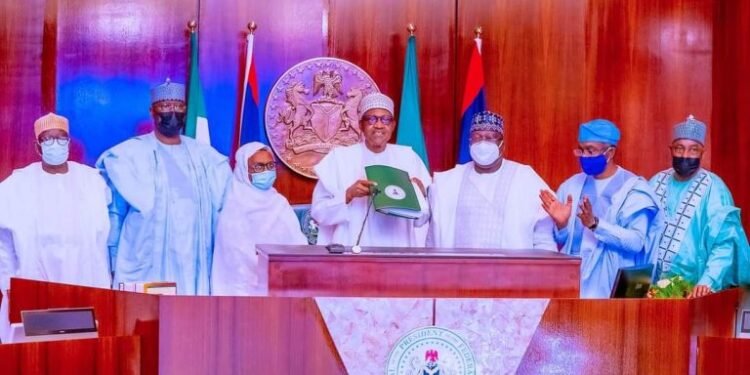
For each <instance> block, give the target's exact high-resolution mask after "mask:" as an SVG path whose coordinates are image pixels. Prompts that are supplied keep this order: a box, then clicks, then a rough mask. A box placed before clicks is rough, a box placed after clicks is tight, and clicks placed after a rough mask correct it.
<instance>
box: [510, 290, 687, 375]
mask: <svg viewBox="0 0 750 375" xmlns="http://www.w3.org/2000/svg"><path fill="white" fill-rule="evenodd" d="M664 311H669V314H664ZM690 324H691V320H690V302H689V301H687V300H663V301H653V302H651V303H642V302H641V301H639V300H637V299H632V300H609V301H604V300H574V299H573V300H559V299H556V300H550V303H549V305H548V306H547V310H546V311H545V313H544V315H543V316H542V321H541V323H540V324H539V327H538V328H537V330H536V333H534V336H533V338H532V339H531V343H530V344H529V347H528V349H526V354H525V355H524V357H523V360H522V362H521V366H520V367H519V369H518V373H519V374H539V373H548V372H551V371H554V372H557V373H564V374H603V373H608V374H615V373H634V374H644V373H649V374H686V373H688V368H689V362H690V351H689V348H690ZM613 327H619V328H618V329H613Z"/></svg>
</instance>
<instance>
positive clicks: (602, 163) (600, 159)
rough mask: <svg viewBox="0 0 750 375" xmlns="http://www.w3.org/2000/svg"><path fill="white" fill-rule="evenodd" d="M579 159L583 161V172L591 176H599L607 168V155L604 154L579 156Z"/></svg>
mask: <svg viewBox="0 0 750 375" xmlns="http://www.w3.org/2000/svg"><path fill="white" fill-rule="evenodd" d="M578 161H579V162H580V163H581V169H582V170H583V173H585V174H587V175H589V176H598V175H600V174H602V173H603V172H604V170H605V169H607V156H605V155H604V154H601V155H597V156H589V157H585V156H579V157H578Z"/></svg>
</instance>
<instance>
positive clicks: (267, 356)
mask: <svg viewBox="0 0 750 375" xmlns="http://www.w3.org/2000/svg"><path fill="white" fill-rule="evenodd" d="M160 317H161V321H160V323H159V324H160V327H159V340H160V344H159V358H160V363H159V370H160V373H164V374H209V373H213V374H302V373H309V374H331V375H334V374H346V370H345V368H344V364H343V362H342V361H341V358H340V357H339V355H338V352H337V351H336V347H335V346H334V343H333V340H332V339H331V336H330V334H329V333H328V329H327V327H326V325H325V322H324V321H323V317H322V316H321V314H320V311H319V310H318V306H317V304H316V303H315V300H314V299H312V298H262V297H184V296H179V297H161V303H160ZM290 359H293V360H290ZM363 360H365V361H366V359H364V358H363Z"/></svg>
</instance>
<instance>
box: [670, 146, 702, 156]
mask: <svg viewBox="0 0 750 375" xmlns="http://www.w3.org/2000/svg"><path fill="white" fill-rule="evenodd" d="M669 149H670V150H672V155H673V156H677V157H681V156H685V155H687V156H690V157H692V158H695V157H699V156H701V153H702V152H703V147H700V146H690V147H689V148H685V147H683V146H679V145H678V146H671V147H669Z"/></svg>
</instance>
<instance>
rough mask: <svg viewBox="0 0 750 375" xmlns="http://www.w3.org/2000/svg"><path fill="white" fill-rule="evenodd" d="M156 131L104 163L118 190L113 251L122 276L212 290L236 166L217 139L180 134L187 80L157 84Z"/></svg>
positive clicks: (185, 290)
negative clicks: (215, 144) (219, 227)
mask: <svg viewBox="0 0 750 375" xmlns="http://www.w3.org/2000/svg"><path fill="white" fill-rule="evenodd" d="M151 103H152V105H151V115H152V116H153V120H154V124H155V128H156V129H155V131H154V132H152V133H149V134H146V135H142V136H138V137H134V138H131V139H129V140H127V141H125V142H123V143H121V144H119V145H117V146H115V147H112V148H111V149H109V150H107V151H105V152H104V153H103V154H102V155H101V157H99V161H98V162H97V167H98V168H99V169H100V170H101V171H102V174H103V175H104V177H105V178H106V179H107V182H108V183H109V185H110V187H111V188H112V190H113V202H112V204H111V205H110V218H111V220H112V232H111V235H110V237H109V246H110V252H111V253H112V258H114V259H115V265H114V269H115V280H114V283H115V286H117V285H118V284H119V283H120V282H124V283H136V282H149V281H173V282H176V283H177V292H178V293H179V294H202V295H207V294H209V293H210V290H211V289H210V280H211V259H212V256H213V243H214V233H215V231H214V230H215V228H216V222H217V219H218V217H219V211H220V208H221V204H222V202H223V200H224V191H225V190H226V186H227V184H228V182H229V179H230V177H231V173H232V171H231V170H230V169H229V163H228V161H227V158H226V157H225V156H224V155H221V154H219V153H218V152H217V151H216V150H214V149H213V148H212V147H211V146H208V145H204V144H200V143H198V142H196V141H195V140H194V139H192V138H188V137H184V136H181V135H180V133H181V131H182V129H183V128H184V126H185V115H186V110H187V107H186V105H185V86H184V85H182V84H178V83H173V82H169V80H167V82H166V83H164V84H162V85H159V86H157V87H155V88H154V89H153V90H151Z"/></svg>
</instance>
